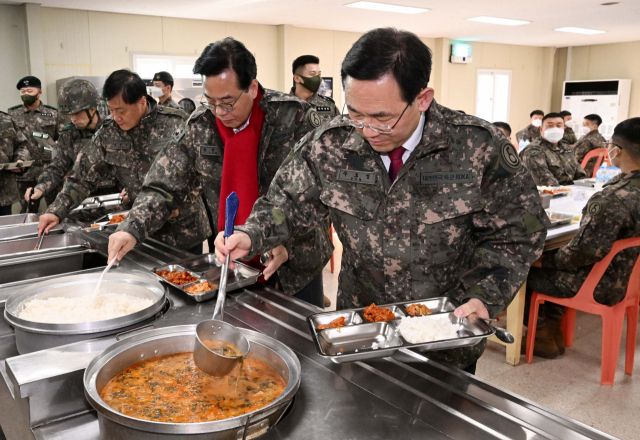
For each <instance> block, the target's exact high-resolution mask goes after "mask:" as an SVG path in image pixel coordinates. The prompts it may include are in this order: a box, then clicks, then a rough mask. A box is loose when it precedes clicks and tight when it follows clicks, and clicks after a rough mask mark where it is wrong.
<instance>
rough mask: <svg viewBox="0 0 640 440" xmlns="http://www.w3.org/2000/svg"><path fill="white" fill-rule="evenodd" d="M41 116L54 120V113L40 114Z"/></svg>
mask: <svg viewBox="0 0 640 440" xmlns="http://www.w3.org/2000/svg"><path fill="white" fill-rule="evenodd" d="M40 116H45V117H47V118H52V117H53V113H40Z"/></svg>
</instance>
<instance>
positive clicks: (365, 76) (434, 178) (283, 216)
mask: <svg viewBox="0 0 640 440" xmlns="http://www.w3.org/2000/svg"><path fill="white" fill-rule="evenodd" d="M430 72H431V52H430V50H429V49H428V48H427V47H426V46H425V45H424V43H422V41H421V40H420V39H419V38H418V37H417V36H416V35H414V34H411V33H409V32H404V31H399V30H396V29H391V28H386V29H375V30H372V31H370V32H368V33H366V34H364V35H363V36H362V37H361V38H360V39H359V40H358V41H357V42H356V43H355V44H354V46H353V47H352V48H351V49H350V51H349V53H348V54H347V55H346V58H345V60H344V62H343V64H342V71H341V77H342V82H343V86H344V90H345V101H346V108H347V110H348V118H347V119H345V120H340V119H334V120H333V121H331V122H330V123H329V124H325V125H323V126H322V127H320V128H318V129H316V130H315V131H313V132H311V133H309V134H308V135H307V136H306V137H305V138H304V139H302V141H300V142H299V143H298V144H297V145H296V149H295V153H294V154H292V155H291V156H289V157H288V158H287V160H286V161H285V163H284V164H283V165H282V167H281V168H280V170H279V171H278V174H277V175H276V177H275V179H274V180H273V183H272V184H271V186H270V188H269V191H268V193H267V195H266V197H262V198H260V199H258V201H257V202H256V204H255V206H254V208H253V212H252V214H251V216H250V217H249V218H248V220H247V221H246V223H245V225H244V226H238V227H236V233H235V234H234V235H232V236H231V237H230V238H229V242H228V243H227V244H226V245H225V243H224V240H223V239H222V238H221V236H220V235H218V237H217V238H216V253H217V254H218V258H223V254H224V255H226V254H228V253H229V251H232V253H231V255H232V258H243V257H245V256H247V255H253V254H256V253H260V252H263V251H264V250H266V249H267V248H269V247H273V246H274V245H276V244H278V243H280V242H282V241H284V240H287V239H288V238H289V237H293V236H296V235H297V234H302V233H305V232H306V231H308V230H310V229H311V228H314V227H315V226H316V225H317V224H318V222H321V221H322V220H323V219H325V218H327V217H331V220H332V222H333V225H334V227H335V229H336V232H337V233H338V236H339V237H340V241H341V242H342V244H343V246H344V251H343V257H342V269H341V272H340V281H339V288H338V309H342V308H351V307H361V306H368V305H369V304H371V303H376V304H377V305H382V304H387V303H390V302H396V301H403V300H419V299H424V298H431V297H438V296H448V297H450V298H452V299H454V300H456V301H458V302H460V303H461V304H462V305H461V306H460V307H459V308H458V309H457V310H456V312H455V313H456V315H457V316H467V315H469V314H471V313H477V314H478V315H480V316H481V317H483V318H489V317H492V318H493V317H496V316H497V315H498V314H499V313H500V312H501V311H502V310H504V309H505V308H506V307H507V306H508V305H509V303H510V302H511V299H512V298H513V296H514V295H515V294H516V292H517V291H518V289H519V288H520V286H521V285H522V283H523V282H524V281H525V278H526V275H527V272H528V271H529V266H530V264H531V263H532V262H533V261H535V259H536V258H537V257H538V256H540V254H541V253H542V247H543V243H544V239H545V237H546V229H545V222H546V221H547V220H546V216H545V213H544V211H543V209H542V207H541V205H540V197H539V195H538V192H537V189H536V187H535V185H534V183H533V180H532V179H531V177H530V176H529V173H528V172H527V170H526V169H525V168H524V167H523V166H522V164H521V163H520V161H519V159H518V155H517V153H516V151H515V148H514V147H513V145H512V144H511V143H510V142H509V141H508V140H507V138H505V137H504V135H503V134H502V132H501V131H500V130H498V128H496V127H495V126H493V125H491V124H489V123H487V122H486V121H483V120H481V119H479V118H476V117H473V116H467V115H463V114H461V113H459V112H456V111H453V110H450V109H448V108H445V107H443V106H441V105H438V104H437V103H436V102H435V101H434V99H433V96H434V90H433V89H431V88H429V87H428V86H427V84H428V82H429V76H430ZM484 346H485V343H484V342H482V343H479V344H477V345H475V346H473V347H471V348H463V349H455V350H447V351H441V352H434V353H433V354H432V355H430V356H432V357H433V358H437V359H441V360H444V361H447V362H449V363H450V364H453V365H456V366H458V367H460V368H464V369H465V370H466V371H469V372H474V371H475V364H476V361H477V359H478V357H479V356H480V355H481V354H482V352H483V350H484Z"/></svg>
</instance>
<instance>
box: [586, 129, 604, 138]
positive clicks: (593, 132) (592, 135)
mask: <svg viewBox="0 0 640 440" xmlns="http://www.w3.org/2000/svg"><path fill="white" fill-rule="evenodd" d="M598 134H600V132H599V131H598V130H593V131H590V132H589V133H587V134H585V135H584V137H585V138H587V137H590V138H591V137H597V136H598Z"/></svg>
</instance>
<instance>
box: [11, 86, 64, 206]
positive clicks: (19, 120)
mask: <svg viewBox="0 0 640 440" xmlns="http://www.w3.org/2000/svg"><path fill="white" fill-rule="evenodd" d="M41 87H42V85H41V83H40V80H39V79H38V78H36V77H35V76H25V77H24V78H22V79H21V80H20V81H18V84H17V85H16V88H17V89H18V90H20V98H21V99H22V104H20V105H16V106H14V107H11V108H10V109H9V115H11V118H13V121H14V122H15V124H16V125H17V126H18V128H19V129H20V130H21V131H22V133H23V134H24V135H25V137H26V138H27V140H28V141H29V156H30V157H31V159H30V160H33V164H31V167H30V168H29V169H27V171H25V173H24V174H22V175H21V176H19V177H18V192H19V194H20V195H22V194H24V193H25V192H26V191H27V188H33V187H34V186H35V184H36V179H37V178H38V176H40V174H42V171H43V169H44V163H45V156H44V149H43V147H41V146H40V145H39V144H38V142H37V141H36V139H35V137H34V135H33V133H34V132H38V133H44V134H47V135H49V138H50V139H51V140H52V141H54V142H55V141H57V140H58V136H60V133H61V132H62V128H63V127H64V124H63V123H62V119H61V118H60V115H59V114H58V110H57V109H56V108H55V107H51V106H50V105H45V104H43V103H42V101H41V100H40V97H41V96H42V89H41ZM49 160H50V158H49ZM55 196H56V194H55V193H51V194H50V195H49V196H47V197H45V199H46V201H47V204H51V203H53V200H54V199H55ZM20 203H21V205H22V209H21V211H20V212H23V213H24V212H26V211H27V202H26V200H23V199H22V197H20Z"/></svg>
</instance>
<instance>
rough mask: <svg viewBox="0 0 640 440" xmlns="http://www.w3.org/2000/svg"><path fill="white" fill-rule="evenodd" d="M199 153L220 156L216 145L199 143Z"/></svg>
mask: <svg viewBox="0 0 640 440" xmlns="http://www.w3.org/2000/svg"><path fill="white" fill-rule="evenodd" d="M200 155H201V156H220V151H219V150H218V147H214V146H213V145H200Z"/></svg>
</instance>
